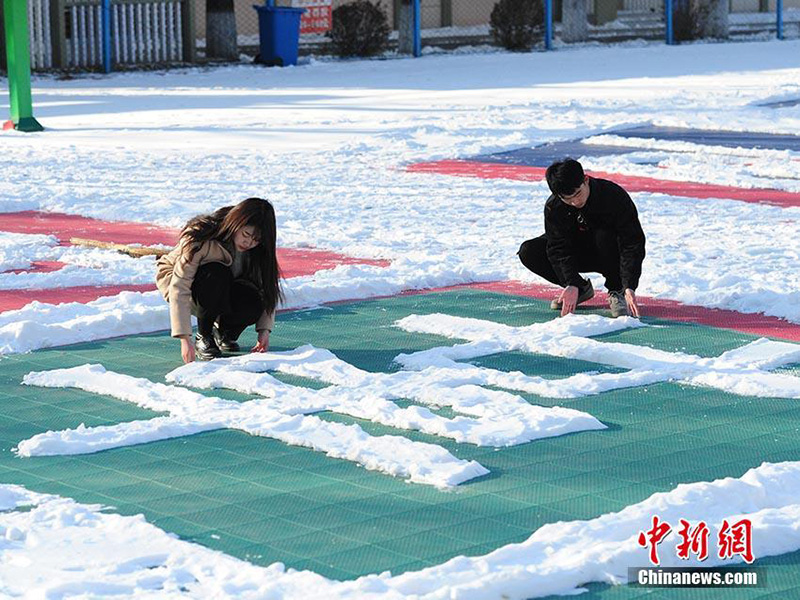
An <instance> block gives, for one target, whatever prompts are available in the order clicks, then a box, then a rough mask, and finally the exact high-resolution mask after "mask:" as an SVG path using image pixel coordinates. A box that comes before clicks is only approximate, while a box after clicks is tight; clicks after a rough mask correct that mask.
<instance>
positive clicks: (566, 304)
mask: <svg viewBox="0 0 800 600" xmlns="http://www.w3.org/2000/svg"><path fill="white" fill-rule="evenodd" d="M576 306H578V288H577V287H575V286H574V285H568V286H567V287H565V288H564V291H563V292H561V316H562V317H565V316H567V315H568V314H570V313H573V312H575V307H576Z"/></svg>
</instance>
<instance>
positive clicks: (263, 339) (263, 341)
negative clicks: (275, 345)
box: [252, 329, 269, 352]
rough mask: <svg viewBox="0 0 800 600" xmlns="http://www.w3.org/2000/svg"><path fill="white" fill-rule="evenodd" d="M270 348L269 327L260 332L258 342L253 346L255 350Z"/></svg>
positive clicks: (263, 350) (260, 350)
mask: <svg viewBox="0 0 800 600" xmlns="http://www.w3.org/2000/svg"><path fill="white" fill-rule="evenodd" d="M267 350H269V329H263V330H262V331H259V332H258V343H257V344H256V345H255V346H253V350H252V351H253V352H266V351H267Z"/></svg>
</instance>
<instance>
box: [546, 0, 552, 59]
mask: <svg viewBox="0 0 800 600" xmlns="http://www.w3.org/2000/svg"><path fill="white" fill-rule="evenodd" d="M544 49H545V50H552V49H553V0H544Z"/></svg>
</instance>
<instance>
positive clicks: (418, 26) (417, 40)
mask: <svg viewBox="0 0 800 600" xmlns="http://www.w3.org/2000/svg"><path fill="white" fill-rule="evenodd" d="M414 56H415V57H420V56H422V10H421V9H420V0H414Z"/></svg>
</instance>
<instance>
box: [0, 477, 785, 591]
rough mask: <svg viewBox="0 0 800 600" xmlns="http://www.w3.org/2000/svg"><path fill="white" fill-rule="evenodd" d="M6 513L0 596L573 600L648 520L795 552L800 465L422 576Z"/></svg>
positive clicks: (664, 548) (81, 512)
mask: <svg viewBox="0 0 800 600" xmlns="http://www.w3.org/2000/svg"><path fill="white" fill-rule="evenodd" d="M2 489H3V495H0V501H3V500H4V499H5V497H6V496H12V498H11V501H10V502H8V503H7V504H6V506H9V507H13V506H20V505H29V506H31V507H32V508H31V509H30V510H27V511H24V512H20V511H13V510H12V511H10V512H2V513H0V531H4V532H5V536H4V538H3V537H0V559H2V560H0V582H1V583H0V593H3V594H5V595H7V596H10V597H28V598H34V597H36V598H42V597H44V598H53V597H65V596H67V597H69V596H70V595H73V596H80V597H86V598H98V597H108V596H109V595H113V596H114V597H117V598H122V599H125V598H137V599H139V598H167V599H169V598H185V597H187V596H188V597H192V598H209V599H210V598H215V599H220V598H241V599H244V600H247V599H256V598H282V599H285V600H291V599H293V598H302V599H308V598H314V599H316V598H319V599H322V598H325V599H326V600H340V599H342V600H344V599H348V600H371V599H375V598H382V599H388V600H395V599H403V598H415V599H417V600H445V599H451V598H457V599H459V600H464V599H468V600H473V599H475V600H481V599H485V598H505V599H508V600H525V599H526V598H535V597H542V596H547V595H550V594H575V593H580V592H581V591H582V590H583V588H582V586H583V585H585V584H587V583H590V582H595V581H596V582H605V583H611V584H619V583H625V582H626V581H627V576H628V571H627V569H628V567H629V566H641V563H642V558H641V556H642V552H644V550H643V549H642V548H641V547H639V546H638V544H637V541H636V540H637V537H638V534H639V532H640V531H642V530H644V529H646V528H647V527H648V526H649V521H650V519H651V516H652V515H653V514H658V515H659V517H660V518H661V520H662V521H666V522H668V523H671V524H674V525H677V524H678V521H679V520H680V519H686V520H687V521H689V522H691V523H693V524H696V523H698V522H699V521H701V520H702V521H704V522H705V523H707V524H708V526H709V528H710V529H711V535H712V536H713V537H714V539H715V538H716V534H717V531H718V530H719V529H720V527H721V524H722V522H723V520H728V522H729V523H735V522H737V521H738V520H739V519H741V518H748V519H750V520H751V522H752V527H753V544H754V548H753V551H754V553H755V555H756V556H758V557H766V556H773V555H778V554H783V553H786V552H791V551H794V550H797V549H799V548H800V505H798V504H797V498H798V495H800V463H797V462H784V463H776V464H772V463H764V464H762V465H761V466H759V467H757V468H754V469H751V470H749V471H747V472H746V473H745V474H744V475H743V476H742V477H739V478H733V477H728V478H725V479H718V480H716V481H712V482H694V483H686V484H681V485H679V486H677V487H676V488H675V489H673V490H671V491H669V492H662V493H658V494H653V495H652V496H650V497H649V498H647V499H646V500H644V501H642V502H639V503H637V504H634V505H632V506H629V507H627V508H625V509H624V510H622V511H619V512H616V513H608V514H604V515H602V516H598V517H596V518H594V519H591V520H587V521H571V522H558V523H551V524H548V525H545V526H544V527H541V528H540V529H538V530H537V531H535V532H534V533H533V534H532V535H531V536H530V537H529V538H528V539H527V540H525V541H523V542H521V543H519V544H510V545H508V546H505V547H503V548H500V549H498V550H495V551H494V552H491V553H489V554H485V555H483V556H475V557H469V558H467V557H463V556H461V557H456V558H453V559H451V560H449V561H447V562H445V563H444V564H441V565H438V566H435V567H429V568H427V569H423V570H421V571H411V572H406V573H403V574H402V575H396V576H393V575H392V574H391V573H389V572H385V573H381V574H375V575H367V576H363V577H361V578H359V579H357V580H355V581H344V582H339V581H333V580H329V579H326V578H324V577H321V576H320V575H317V574H315V573H312V572H309V571H295V570H293V569H286V568H285V566H284V565H283V564H282V563H274V564H272V565H270V566H268V567H258V566H254V565H252V564H249V563H247V562H245V561H242V560H238V559H235V558H232V557H230V556H227V555H225V554H222V553H220V552H216V551H213V550H209V549H207V548H204V547H202V546H199V545H195V544H192V543H190V542H185V541H181V540H179V539H177V538H176V537H174V536H172V535H169V534H167V533H165V532H164V531H162V530H160V529H158V528H156V527H154V526H153V525H151V524H149V523H147V522H146V520H145V519H144V517H142V516H141V515H138V516H132V517H123V516H120V515H115V514H108V513H107V512H104V511H103V510H102V507H100V506H97V505H83V504H78V503H76V502H75V501H73V500H69V499H65V498H59V497H57V496H48V495H42V494H34V493H31V492H27V491H26V490H24V489H23V488H19V487H16V486H14V487H10V488H2ZM670 536H671V537H668V538H667V541H666V542H665V543H663V544H661V547H660V552H659V558H660V559H661V565H662V566H700V565H702V566H703V567H711V566H715V565H730V564H736V563H738V562H740V561H741V559H740V557H738V556H735V557H734V558H732V559H730V560H723V559H720V558H719V557H718V556H716V554H715V553H713V552H711V553H710V555H709V558H708V559H707V560H706V561H704V562H702V563H699V562H697V560H696V559H695V558H694V557H692V558H691V559H690V560H688V561H684V560H681V559H679V558H678V557H677V556H676V555H675V553H674V552H670V551H669V546H670V545H672V541H671V540H675V539H676V533H675V532H672V533H671V534H670Z"/></svg>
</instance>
